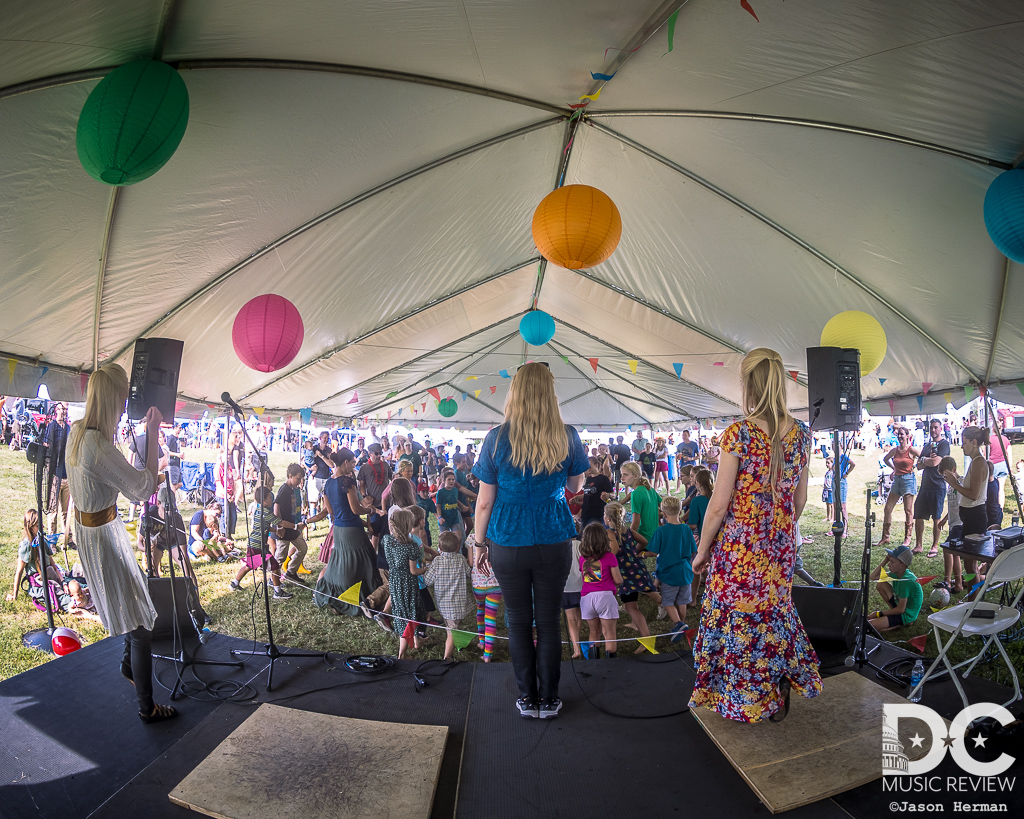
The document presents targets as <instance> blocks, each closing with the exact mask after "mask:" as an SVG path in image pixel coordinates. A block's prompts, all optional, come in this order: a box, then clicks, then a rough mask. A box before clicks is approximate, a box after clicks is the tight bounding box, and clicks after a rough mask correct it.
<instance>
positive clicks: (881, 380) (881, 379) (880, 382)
mask: <svg viewBox="0 0 1024 819" xmlns="http://www.w3.org/2000/svg"><path fill="white" fill-rule="evenodd" d="M885 381H886V379H884V378H879V379H878V383H879V384H884V383H885Z"/></svg>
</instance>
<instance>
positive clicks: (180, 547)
mask: <svg viewBox="0 0 1024 819" xmlns="http://www.w3.org/2000/svg"><path fill="white" fill-rule="evenodd" d="M161 477H162V478H163V479H164V480H165V481H166V482H167V490H168V491H167V495H168V498H169V503H168V505H167V508H166V509H165V510H164V512H165V513H166V515H167V518H166V519H165V520H164V531H165V532H166V533H167V535H168V537H167V547H168V548H167V566H168V569H169V574H170V581H171V629H172V630H173V633H174V645H180V646H181V648H180V649H179V650H178V651H177V652H175V654H174V655H173V656H168V655H166V654H153V655H152V656H153V659H154V660H170V661H171V662H173V663H176V664H177V663H180V664H181V667H180V668H178V669H177V674H176V675H175V676H176V679H175V681H174V688H172V689H171V699H172V700H173V699H177V697H178V690H179V689H180V688H181V687H182V679H181V674H182V672H183V671H184V670H185V669H186V668H188V667H189V666H193V665H223V666H232V667H234V668H242V667H243V665H244V664H243V663H242V662H241V661H240V660H197V659H196V658H195V657H194V656H193V655H192V654H190V653H189V651H188V648H187V646H186V645H185V638H184V637H183V636H182V634H181V624H180V623H179V622H178V601H177V599H176V598H175V594H174V551H175V549H177V552H178V554H179V555H181V557H182V560H183V561H185V563H186V565H188V566H189V568H191V561H190V560H189V557H188V547H187V546H186V545H185V544H181V543H178V527H177V526H176V524H175V516H176V514H177V503H176V501H175V498H174V490H173V489H171V470H170V467H168V469H167V471H166V472H165V473H164V474H163V475H162V476H161ZM159 486H160V484H159V483H157V487H158V489H159ZM150 509H151V507H150V505H149V501H148V500H147V501H146V515H147V518H146V523H147V525H146V535H145V537H146V560H147V561H148V565H149V567H150V575H149V576H150V577H151V578H152V577H155V576H156V575H155V572H154V567H153V557H152V547H151V546H150V540H149V525H148V524H149V517H148V515H149V512H150ZM183 520H184V519H183ZM172 531H173V535H172ZM171 537H173V538H174V540H173V543H174V544H176V545H172V540H171ZM186 540H187V538H186ZM184 579H185V584H186V586H185V588H186V590H188V584H189V583H192V584H193V585H195V584H194V581H193V580H192V578H190V577H189V576H188V575H187V574H186V575H184ZM198 593H199V589H198V588H196V594H198ZM185 611H186V612H187V613H188V616H189V617H190V618H191V619H192V625H193V626H195V629H196V634H197V635H198V636H199V644H200V645H203V637H202V628H201V627H200V625H199V623H197V622H196V621H195V617H194V616H193V614H192V609H191V608H189V607H188V603H187V601H186V603H185ZM197 650H198V649H197ZM192 673H193V674H195V672H194V671H193V672H192Z"/></svg>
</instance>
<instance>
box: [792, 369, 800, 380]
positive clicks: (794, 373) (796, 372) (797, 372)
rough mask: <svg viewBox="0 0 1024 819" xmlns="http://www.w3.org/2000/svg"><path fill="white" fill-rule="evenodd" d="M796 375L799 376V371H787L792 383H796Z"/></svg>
mask: <svg viewBox="0 0 1024 819" xmlns="http://www.w3.org/2000/svg"><path fill="white" fill-rule="evenodd" d="M798 375H800V371H799V370H790V371H789V377H790V378H792V379H793V380H794V381H796V377H797V376H798Z"/></svg>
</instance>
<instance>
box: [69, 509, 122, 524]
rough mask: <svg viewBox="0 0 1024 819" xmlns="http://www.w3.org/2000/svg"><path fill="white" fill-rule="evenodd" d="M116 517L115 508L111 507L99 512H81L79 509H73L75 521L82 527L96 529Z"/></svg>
mask: <svg viewBox="0 0 1024 819" xmlns="http://www.w3.org/2000/svg"><path fill="white" fill-rule="evenodd" d="M116 517H117V506H116V505H114V506H111V507H109V508H108V509H100V511H99V512H83V511H82V510H81V509H75V520H77V521H78V522H79V523H81V524H82V525H83V526H89V527H91V528H96V527H97V526H103V525H105V524H107V523H110V521H112V520H114V518H116Z"/></svg>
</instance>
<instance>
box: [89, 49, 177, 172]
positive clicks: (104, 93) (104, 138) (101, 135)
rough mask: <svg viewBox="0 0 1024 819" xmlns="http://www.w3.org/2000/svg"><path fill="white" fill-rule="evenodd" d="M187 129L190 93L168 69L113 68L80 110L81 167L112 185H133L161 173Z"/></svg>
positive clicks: (143, 65)
mask: <svg viewBox="0 0 1024 819" xmlns="http://www.w3.org/2000/svg"><path fill="white" fill-rule="evenodd" d="M187 126H188V89H187V88H186V87H185V81H184V80H183V79H182V78H181V75H180V74H179V73H178V72H177V71H175V70H174V69H173V68H171V67H170V66H169V65H167V63H162V62H159V61H157V60H135V61H134V62H130V63H126V64H124V65H122V66H120V67H119V68H115V69H114V70H113V71H111V72H110V73H109V74H107V76H106V77H104V78H103V79H102V80H101V81H100V83H99V85H97V86H96V87H95V88H94V89H93V90H92V93H91V94H89V98H88V99H87V100H86V101H85V105H83V106H82V113H81V115H80V116H79V117H78V132H77V135H76V143H77V146H78V159H79V161H80V162H81V163H82V167H83V168H85V170H86V171H87V172H88V173H89V175H90V176H91V177H93V178H94V179H98V180H99V181H100V182H106V183H107V184H108V185H134V184H135V183H136V182H141V181H142V180H143V179H147V178H149V177H150V176H152V175H153V174H155V173H156V172H157V171H159V170H160V169H161V168H162V167H163V166H164V165H165V164H166V162H167V160H168V159H170V158H171V156H172V155H173V154H174V152H175V150H177V148H178V145H179V144H180V143H181V138H182V137H183V136H184V135H185V128H186V127H187Z"/></svg>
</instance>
